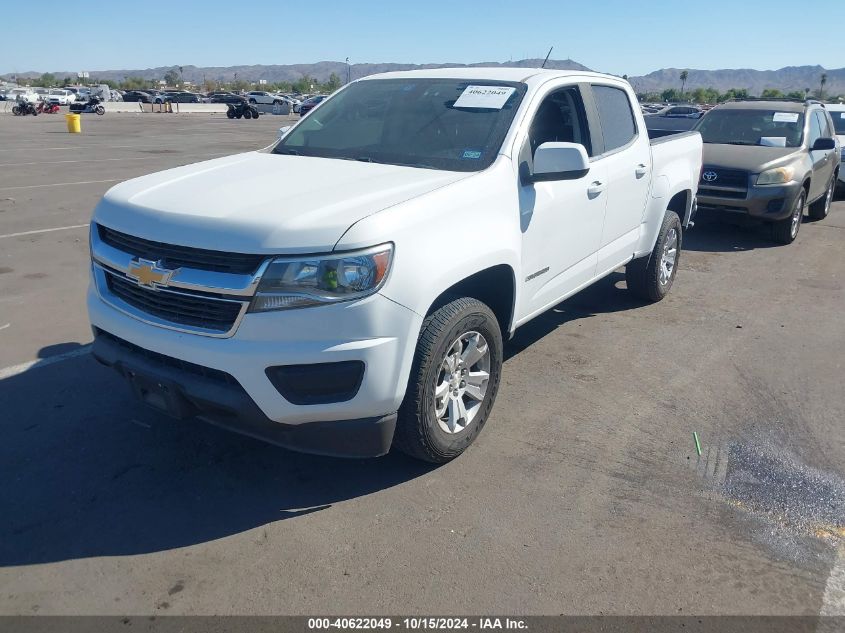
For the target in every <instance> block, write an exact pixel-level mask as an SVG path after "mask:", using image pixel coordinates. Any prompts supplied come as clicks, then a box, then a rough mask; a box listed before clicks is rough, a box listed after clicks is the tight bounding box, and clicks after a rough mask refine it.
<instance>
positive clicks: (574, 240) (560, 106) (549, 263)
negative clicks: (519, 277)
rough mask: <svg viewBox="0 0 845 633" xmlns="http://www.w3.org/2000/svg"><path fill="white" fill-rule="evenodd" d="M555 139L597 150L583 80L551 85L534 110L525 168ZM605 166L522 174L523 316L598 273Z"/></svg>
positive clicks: (521, 164) (524, 147)
mask: <svg viewBox="0 0 845 633" xmlns="http://www.w3.org/2000/svg"><path fill="white" fill-rule="evenodd" d="M555 141H561V142H569V143H580V144H581V145H584V147H585V148H586V150H587V154H588V155H589V156H592V155H593V153H592V145H593V143H592V139H591V137H590V127H589V125H588V121H587V113H586V109H585V107H584V100H583V98H582V94H581V88H580V87H579V86H578V85H569V86H562V87H558V88H554V89H552V90H551V91H550V92H549V93H548V94H546V95H545V97H544V98H543V99H542V100H541V102H540V103H539V105H538V106H537V108H536V109H535V110H534V112H533V114H532V117H531V125H530V127H529V129H528V132H527V135H526V138H525V139H524V142H523V144H522V146H521V147H522V150H521V152H520V157H519V169H520V172H524V171H525V170H530V168H531V165H533V157H534V152H535V151H536V149H537V147H539V146H540V145H541V144H542V143H546V142H555ZM602 162H603V161H602ZM605 169H606V168H605V167H603V166H602V165H601V162H599V163H594V162H591V164H590V171H589V172H588V173H587V175H586V176H584V177H582V178H579V179H576V180H556V181H548V182H535V183H529V182H522V179H521V182H520V183H519V185H518V187H519V203H520V227H521V229H522V273H523V282H524V287H523V292H522V293H521V300H520V307H519V317H518V318H519V320H525V319H527V318H529V317H530V316H533V315H534V314H537V313H539V312H542V311H543V310H545V309H547V308H549V307H551V306H553V305H554V304H555V303H557V302H559V301H561V300H562V299H563V298H565V297H566V296H568V295H570V294H572V293H574V292H575V291H577V290H578V289H580V288H581V287H582V286H584V285H585V284H586V283H588V282H589V281H591V280H592V279H593V277H594V276H595V274H596V263H597V252H598V250H599V244H600V241H601V235H602V226H603V224H604V217H605V211H606V206H607V192H606V187H607V180H608V179H607V174H606V173H605Z"/></svg>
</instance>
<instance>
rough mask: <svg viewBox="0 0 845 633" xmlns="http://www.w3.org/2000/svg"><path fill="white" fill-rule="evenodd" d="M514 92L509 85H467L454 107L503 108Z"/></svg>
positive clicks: (514, 89)
mask: <svg viewBox="0 0 845 633" xmlns="http://www.w3.org/2000/svg"><path fill="white" fill-rule="evenodd" d="M514 92H516V88H511V87H509V86H467V87H466V88H465V89H464V91H463V92H462V93H461V96H460V97H458V100H457V101H455V105H454V106H452V107H454V108H487V109H490V110H501V109H502V108H503V107H504V105H505V103H506V102H507V100H508V99H509V98H510V96H511V95H512V94H513V93H514Z"/></svg>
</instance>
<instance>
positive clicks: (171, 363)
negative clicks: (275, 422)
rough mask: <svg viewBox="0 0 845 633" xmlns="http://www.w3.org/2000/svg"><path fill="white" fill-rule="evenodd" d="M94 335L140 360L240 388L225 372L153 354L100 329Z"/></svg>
mask: <svg viewBox="0 0 845 633" xmlns="http://www.w3.org/2000/svg"><path fill="white" fill-rule="evenodd" d="M94 335H95V336H96V337H97V338H104V339H107V340H109V341H111V342H112V343H115V344H116V345H120V346H121V347H122V348H123V349H125V350H126V351H128V352H131V353H133V354H136V355H138V356H141V357H142V358H145V359H146V360H149V361H151V362H153V363H156V364H158V365H164V366H165V367H172V368H174V369H180V370H182V371H185V372H188V373H190V374H194V375H195V376H202V377H203V378H208V379H209V380H213V381H215V382H220V383H225V384H228V385H238V386H240V384H239V383H238V381H237V380H235V379H234V378H233V377H232V376H230V375H229V374H227V373H226V372H225V371H220V370H219V369H212V368H211V367H203V366H202V365H196V364H194V363H189V362H188V361H186V360H181V359H179V358H173V357H172V356H165V355H164V354H159V353H158V352H153V351H150V350H148V349H144V348H143V347H138V346H137V345H135V344H134V343H130V342H129V341H126V340H124V339H122V338H120V337H117V336H115V335H114V334H111V333H110V332H106V331H105V330H101V329H100V328H95V332H94Z"/></svg>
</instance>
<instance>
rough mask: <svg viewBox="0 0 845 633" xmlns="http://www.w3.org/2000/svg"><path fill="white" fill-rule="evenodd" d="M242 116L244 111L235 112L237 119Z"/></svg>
mask: <svg viewBox="0 0 845 633" xmlns="http://www.w3.org/2000/svg"><path fill="white" fill-rule="evenodd" d="M242 116H243V113H242V112H236V113H235V118H236V119H240V118H241V117H242Z"/></svg>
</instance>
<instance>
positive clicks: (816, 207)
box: [807, 174, 837, 220]
mask: <svg viewBox="0 0 845 633" xmlns="http://www.w3.org/2000/svg"><path fill="white" fill-rule="evenodd" d="M836 180H837V178H836V174H834V175H833V179H832V180H831V181H830V186H829V187H828V188H827V191H825V192H824V196H822V197H821V198H820V199H818V200H816V201H815V202H814V203H813V204H811V205H810V206H809V208H808V209H807V215H809V216H810V219H811V220H824V219H825V218H826V217H827V214H828V213H830V203H831V202H833V194H834V192H835V191H836Z"/></svg>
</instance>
